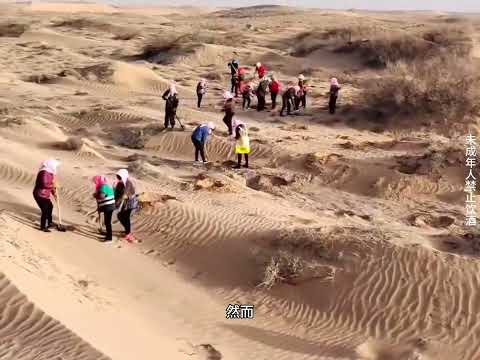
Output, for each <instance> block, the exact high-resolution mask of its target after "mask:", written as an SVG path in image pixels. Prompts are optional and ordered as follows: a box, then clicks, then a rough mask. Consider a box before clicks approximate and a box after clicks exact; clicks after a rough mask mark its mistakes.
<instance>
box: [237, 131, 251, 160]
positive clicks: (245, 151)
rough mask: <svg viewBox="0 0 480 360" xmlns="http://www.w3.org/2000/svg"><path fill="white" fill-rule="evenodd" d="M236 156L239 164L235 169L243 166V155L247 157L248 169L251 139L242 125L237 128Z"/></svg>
mask: <svg viewBox="0 0 480 360" xmlns="http://www.w3.org/2000/svg"><path fill="white" fill-rule="evenodd" d="M235 140H236V143H235V154H237V159H238V163H237V165H236V166H234V168H235V169H240V167H241V166H242V155H243V157H245V167H246V168H248V155H249V154H250V139H249V137H248V131H247V128H246V126H245V124H240V125H238V126H237V127H236V128H235Z"/></svg>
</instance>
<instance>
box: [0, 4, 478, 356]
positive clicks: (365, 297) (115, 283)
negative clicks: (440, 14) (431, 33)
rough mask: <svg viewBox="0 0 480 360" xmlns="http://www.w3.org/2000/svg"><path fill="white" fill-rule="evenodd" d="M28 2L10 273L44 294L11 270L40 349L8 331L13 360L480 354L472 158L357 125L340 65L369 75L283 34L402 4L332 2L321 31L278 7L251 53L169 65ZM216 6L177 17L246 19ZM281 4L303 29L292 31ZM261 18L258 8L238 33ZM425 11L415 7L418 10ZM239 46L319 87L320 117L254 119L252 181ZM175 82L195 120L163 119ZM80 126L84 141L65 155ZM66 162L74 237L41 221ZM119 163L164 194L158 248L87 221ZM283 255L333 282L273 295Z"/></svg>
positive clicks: (6, 46)
mask: <svg viewBox="0 0 480 360" xmlns="http://www.w3.org/2000/svg"><path fill="white" fill-rule="evenodd" d="M42 6H43V4H42ZM52 6H53V5H52ZM89 6H90V5H89ZM42 9H43V7H42ZM33 10H36V9H33ZM37 10H38V9H37ZM50 10H52V9H50ZM55 10H56V11H57V12H59V13H62V12H67V11H70V10H71V9H70V10H69V9H67V8H65V7H63V6H60V5H58V4H57V5H56V8H55ZM12 11H14V12H15V11H19V10H12ZM28 11H29V12H28V13H27V14H28V15H29V16H31V19H32V27H31V28H30V29H29V30H28V31H27V32H25V33H24V34H23V35H22V36H20V37H18V38H4V37H0V59H3V60H0V64H1V68H0V99H1V100H0V137H1V139H2V147H1V150H0V152H1V156H0V199H1V200H0V208H1V209H2V212H1V215H0V224H1V232H0V238H1V240H2V241H1V244H0V270H1V271H2V272H3V273H5V274H6V276H8V278H9V279H12V280H13V281H14V283H15V285H16V286H18V288H19V289H20V291H21V292H23V293H25V294H27V296H28V298H29V299H31V301H32V302H33V303H35V306H33V305H31V304H29V303H28V302H27V300H26V299H25V298H24V297H22V296H20V295H19V292H18V291H16V290H14V288H13V286H11V285H9V283H8V281H7V280H5V278H3V277H1V278H0V288H1V289H2V291H0V302H1V303H2V304H10V305H9V306H6V307H5V306H4V309H5V310H4V312H3V313H2V321H1V322H0V334H4V333H5V334H7V336H10V337H12V336H16V334H17V333H22V332H23V333H22V334H23V335H22V336H23V338H22V339H23V340H22V342H21V343H13V342H12V343H10V342H7V343H6V345H3V342H1V341H0V358H1V359H12V356H13V355H12V354H13V352H14V351H21V352H22V356H23V357H21V356H20V357H19V356H18V355H17V356H16V357H14V358H15V359H33V358H36V359H37V358H38V359H40V358H45V359H47V358H48V359H51V358H53V357H52V356H53V355H51V354H50V353H49V352H48V351H52V349H59V350H58V351H60V354H58V353H56V355H57V356H62V358H65V359H97V358H102V357H101V355H100V354H99V353H98V352H97V351H99V352H101V353H103V354H105V357H107V356H108V357H109V358H112V359H115V360H117V359H118V360H131V359H142V360H150V359H152V360H153V359H158V358H159V357H162V358H168V359H171V360H176V359H187V358H188V359H219V358H220V357H219V355H218V353H216V352H215V351H214V350H212V347H213V348H215V349H217V350H216V351H219V352H220V353H221V354H222V355H223V358H224V359H239V360H240V359H242V360H244V359H262V360H263V359H271V358H276V359H279V360H287V359H288V360H306V359H360V358H362V359H398V360H400V359H402V360H404V359H419V357H418V356H419V355H421V356H422V357H421V359H436V360H437V359H445V360H447V359H448V360H452V359H462V360H463V359H477V358H480V346H479V343H478V337H479V336H480V330H479V328H478V322H477V316H476V314H477V312H478V309H479V307H480V303H479V300H478V293H477V292H478V285H479V281H480V279H479V275H478V274H479V273H480V272H479V270H480V269H479V265H478V260H477V259H478V251H479V249H480V247H479V241H480V237H479V235H478V233H477V232H476V231H477V230H478V229H466V228H465V227H464V226H463V204H462V199H463V195H462V193H461V192H462V183H463V181H464V179H463V177H464V168H463V165H462V164H463V152H462V151H461V150H460V151H459V150H458V148H456V147H455V146H453V145H454V144H452V141H451V140H450V139H449V138H448V137H443V136H441V135H434V134H432V133H431V132H429V131H428V129H422V128H419V129H417V130H415V131H414V130H402V129H400V130H398V129H397V130H388V131H385V132H383V133H378V131H371V130H375V129H374V128H373V127H372V126H369V124H366V123H363V122H357V123H354V122H349V121H347V120H351V119H349V114H348V113H342V112H340V113H339V114H338V115H336V116H333V117H332V116H329V115H328V114H325V109H324V107H325V105H326V98H325V95H324V94H325V92H326V90H327V89H328V82H327V81H328V78H329V77H330V76H332V75H336V74H337V73H338V74H346V75H345V78H346V79H347V78H348V77H347V75H348V76H358V77H359V78H361V77H368V76H372V73H371V71H370V70H368V69H366V68H364V67H363V65H362V64H361V62H360V61H359V59H357V58H354V57H349V56H348V55H343V54H335V53H332V52H330V51H328V49H321V50H318V51H316V52H314V53H312V54H311V55H310V56H309V57H308V58H306V59H302V58H295V57H293V56H290V55H288V54H287V53H286V49H285V48H282V47H279V46H274V45H273V44H272V39H274V40H275V41H287V40H288V37H291V32H292V31H296V32H298V31H299V30H298V28H299V27H300V26H299V24H298V22H299V21H304V22H305V24H303V26H314V25H315V24H316V21H317V20H318V19H321V20H322V21H323V22H324V23H338V22H340V21H344V22H346V23H349V22H350V21H352V20H351V19H355V21H376V22H382V21H384V22H385V24H384V26H389V25H388V24H389V22H388V21H387V20H388V19H389V16H390V15H388V14H387V15H382V16H380V15H378V14H374V15H369V14H363V13H362V14H361V15H360V14H351V13H346V14H342V13H326V12H318V13H317V12H312V16H310V17H309V18H308V19H309V20H308V21H310V23H309V22H308V21H307V20H304V19H305V17H304V14H303V13H302V12H300V11H299V12H298V13H296V12H295V11H293V10H291V9H289V10H285V9H280V10H278V11H280V12H281V15H276V14H275V12H273V13H269V15H268V16H271V17H272V19H270V20H271V21H269V24H272V25H271V27H265V28H264V29H261V30H260V31H255V32H250V33H247V34H246V36H250V37H251V42H252V43H253V44H254V45H252V46H249V47H244V48H234V47H231V46H230V45H234V44H230V45H229V44H225V45H221V44H202V45H201V46H199V47H198V48H196V49H195V50H194V51H193V52H191V53H189V54H186V55H185V56H183V57H179V58H177V59H175V60H174V62H173V64H171V65H155V66H152V65H151V64H148V63H145V62H136V63H134V62H132V61H130V59H131V56H132V55H133V54H136V53H138V52H139V48H140V47H141V44H142V41H143V40H142V39H143V38H133V39H131V40H126V41H121V40H117V39H115V38H114V34H112V33H110V32H109V30H105V31H104V30H102V31H100V30H98V29H95V28H83V29H70V28H68V27H54V28H52V26H51V18H50V17H49V15H48V14H43V12H36V11H32V9H30V10H28ZM143 11H145V9H143ZM170 11H171V9H166V10H165V9H163V10H159V13H160V14H162V15H165V16H166V15H168V14H169V13H170ZM275 11H277V10H275ZM286 11H288V13H286ZM99 12H100V10H98V9H94V10H92V13H91V14H89V15H82V16H88V18H89V19H93V20H97V21H100V22H108V23H109V24H113V25H116V26H118V27H120V28H122V27H125V28H128V27H129V26H135V27H136V28H141V29H143V31H142V36H143V37H148V36H152V35H155V34H157V33H159V32H161V31H168V28H169V26H168V25H165V22H164V19H161V18H157V19H156V18H155V17H149V15H151V13H150V14H146V13H142V11H140V9H136V10H135V11H134V10H131V11H130V10H128V11H123V14H122V15H119V16H116V15H115V16H109V15H105V14H103V13H101V14H100V13H99ZM177 12H179V10H178V9H177ZM18 14H25V13H23V12H20V13H18ZM18 14H17V15H18ZM357 15H358V16H357ZM59 16H60V15H59ZM69 16H71V15H64V14H61V18H62V19H63V18H68V17H69ZM75 16H77V15H75ZM210 16H211V18H210V19H199V18H198V12H197V13H194V10H192V9H188V10H185V12H184V13H183V15H181V14H180V15H179V14H177V15H175V16H173V18H174V19H175V24H176V26H177V28H186V29H187V28H188V29H191V28H192V26H195V24H196V22H198V26H200V27H210V28H215V29H216V30H211V31H219V32H222V31H223V30H222V29H224V28H225V27H228V26H231V23H230V22H231V19H230V18H228V17H227V18H214V17H213V15H210ZM317 16H318V17H317ZM369 16H372V19H373V17H375V18H374V20H371V18H370V17H369ZM418 16H420V15H418ZM425 16H426V17H428V16H427V15H425ZM279 17H281V18H282V19H284V20H285V23H286V24H287V23H290V26H291V28H285V29H281V28H279V27H276V26H275V25H274V24H276V23H277V22H278V18H279ZM192 19H195V21H193V20H192ZM302 19H303V20H302ZM385 19H387V20H385ZM255 21H259V20H258V19H257V20H253V19H251V18H247V19H246V20H241V21H240V23H239V25H238V26H241V28H238V29H239V30H242V29H244V28H243V26H244V25H245V23H246V22H252V23H254V22H255ZM395 21H400V20H398V19H397V20H395ZM409 21H416V20H415V19H414V18H408V17H407V15H405V18H404V19H402V20H401V22H409ZM418 21H424V18H423V17H422V18H419V20H418ZM192 24H193V25H192ZM261 24H262V23H258V24H257V23H255V24H254V25H255V26H257V27H258V26H259V25H261ZM382 24H383V23H382ZM392 26H393V25H392ZM300 28H301V27H300ZM292 29H297V30H292ZM217 36H220V35H218V34H217ZM219 43H220V41H219ZM233 51H238V52H239V53H240V54H241V59H242V61H244V62H247V61H249V62H252V63H253V62H254V61H255V60H256V59H257V58H260V59H262V61H264V62H265V63H267V64H269V63H271V64H274V65H278V66H281V65H282V66H283V67H281V68H280V70H278V71H277V73H278V75H279V76H280V78H281V79H282V80H283V81H285V82H286V81H289V80H291V79H294V78H292V76H293V77H294V76H295V75H296V73H297V70H298V69H299V68H302V67H303V66H305V67H303V69H307V68H311V69H313V70H311V71H312V75H311V77H312V78H313V79H314V84H315V87H313V88H312V93H311V95H310V97H309V101H310V103H309V109H307V111H306V112H305V113H304V114H302V115H301V116H296V117H290V118H280V117H278V116H277V114H276V113H275V112H265V113H260V114H259V113H257V112H256V111H253V110H250V111H246V112H243V111H240V110H239V111H238V114H237V116H239V117H240V118H242V119H244V120H246V121H248V123H249V126H250V129H251V137H252V144H253V149H254V150H253V154H252V157H251V158H252V165H253V167H252V169H250V170H240V171H236V172H235V171H233V170H232V169H230V166H229V164H228V163H225V160H227V154H228V153H229V150H230V148H231V143H230V142H229V140H228V138H227V137H226V134H225V133H224V131H225V130H224V126H223V124H222V122H221V117H222V114H221V110H220V106H219V105H220V103H221V93H222V90H223V89H224V87H225V86H226V85H227V84H228V81H229V79H228V74H225V72H226V70H227V69H226V67H225V64H226V62H227V61H228V60H229V59H230V58H231V54H232V52H233ZM60 73H62V76H58V75H59V74H60ZM212 73H219V74H220V75H221V76H220V77H219V78H218V80H215V81H211V83H210V92H209V93H208V95H207V97H206V99H205V103H204V104H205V105H204V108H202V109H201V110H198V109H196V108H195V99H194V94H195V92H194V89H195V88H194V87H195V85H196V82H197V79H198V78H200V77H201V76H205V74H207V75H208V74H212ZM342 76H343V75H342ZM172 79H175V80H176V81H177V83H178V88H179V91H180V94H181V99H182V100H181V101H182V105H181V108H180V110H179V115H180V117H181V118H182V121H183V123H184V124H185V125H186V127H187V131H185V132H182V131H173V132H166V131H161V127H159V122H160V123H161V122H162V119H163V101H161V98H160V95H161V94H162V93H163V91H164V90H165V88H166V87H167V85H168V83H169V81H171V80H172ZM354 84H355V82H354V81H352V82H350V81H345V84H344V88H343V91H342V98H341V104H342V107H343V106H344V105H346V104H348V103H351V102H354V101H355V97H356V95H357V94H358V92H359V91H360V90H359V89H358V88H357V87H356V86H355V85H354ZM203 121H214V122H215V123H216V124H217V126H218V129H219V131H217V134H216V136H215V138H214V139H213V141H212V143H211V145H210V146H209V149H208V151H209V156H210V158H211V160H213V164H211V165H210V166H209V167H207V168H198V167H193V166H192V165H191V160H192V148H191V143H190V131H191V129H192V128H193V127H194V126H195V125H196V124H198V123H200V122H203ZM139 129H142V131H144V133H145V134H147V133H148V135H149V137H148V138H146V139H145V141H144V143H143V144H142V145H143V146H142V147H143V148H142V149H129V148H127V147H125V146H122V143H121V141H120V139H123V140H125V139H127V138H128V136H129V134H130V136H131V134H134V133H135V131H137V130H139ZM71 136H76V137H82V138H83V145H82V146H81V147H79V148H77V149H75V150H67V149H66V148H65V145H64V144H65V142H66V140H67V139H68V138H69V137H71ZM48 157H56V158H59V159H61V161H62V166H61V169H60V174H59V182H60V186H61V191H60V198H61V204H62V213H63V216H64V221H65V223H66V224H67V225H69V227H70V231H68V232H66V233H60V232H53V233H51V234H43V233H40V232H38V230H37V226H38V224H37V222H38V210H37V208H36V207H35V205H34V202H33V199H32V196H31V191H32V186H33V182H34V179H35V175H36V171H37V169H38V166H39V164H40V163H41V161H42V160H44V159H46V158H48ZM121 167H127V168H129V169H130V170H131V173H132V176H134V177H135V178H136V180H137V183H138V187H139V191H140V192H143V193H144V194H143V199H144V200H145V201H147V200H148V201H149V202H148V204H147V205H149V206H146V207H145V208H144V209H142V211H141V212H140V213H139V214H137V215H136V216H135V220H134V223H135V225H134V226H135V231H136V234H137V236H138V238H139V239H141V243H139V244H135V245H129V244H125V243H123V242H121V241H115V242H114V243H113V244H108V245H106V244H102V243H100V242H98V241H97V240H98V239H99V236H100V235H99V234H98V232H97V224H96V218H95V216H87V215H88V213H89V212H90V211H91V210H93V209H94V206H95V204H94V202H93V199H92V197H91V193H92V191H93V189H92V184H91V182H90V178H91V177H92V176H93V175H96V174H100V173H103V174H106V175H107V176H109V177H110V178H113V174H114V173H115V171H116V170H117V169H119V168H121ZM114 229H115V232H116V235H120V233H119V231H120V228H119V225H118V224H115V225H114ZM281 250H283V251H287V250H288V251H291V252H292V254H293V255H295V256H300V257H301V258H302V259H309V260H311V261H313V264H315V271H316V272H315V274H313V275H308V271H307V275H306V276H305V277H300V278H297V279H292V280H291V281H289V282H286V283H281V284H278V285H276V286H274V287H273V288H272V289H270V290H266V289H263V288H261V287H259V286H257V285H258V284H259V283H260V282H261V281H262V280H263V275H264V270H265V263H264V261H265V260H267V261H268V260H269V258H270V257H271V256H278V254H279V251H281ZM280 253H281V252H280ZM230 303H241V304H254V305H255V307H256V314H255V319H254V320H227V319H226V318H225V309H226V307H227V305H228V304H230ZM37 307H38V308H37ZM40 308H41V309H42V310H43V311H45V312H46V313H47V314H49V316H51V317H52V318H54V319H56V320H55V321H54V320H52V318H50V317H47V316H46V315H44V314H43V313H42V312H41V311H40V310H37V309H40ZM12 319H15V320H12ZM17 319H18V321H19V322H17ZM57 321H59V322H60V323H63V324H65V325H66V326H67V327H68V328H69V329H71V330H72V332H74V333H75V334H77V335H78V336H79V337H81V338H82V339H84V340H85V341H87V342H88V343H90V344H92V346H93V347H95V348H96V349H97V350H93V349H92V348H90V347H89V346H87V345H86V343H84V342H83V341H82V340H80V339H79V338H78V337H77V336H75V335H73V334H72V333H71V332H70V331H67V330H66V329H65V328H64V327H62V326H60V325H59V323H58V322H57ZM27 327H28V328H30V330H31V329H34V330H35V331H27V330H26V328H27ZM12 341H13V340H12ZM46 344H50V345H51V344H53V345H54V346H50V347H46ZM57 344H58V345H57ZM208 344H210V345H209V346H207V345H208ZM56 351H57V350H56ZM36 354H42V356H44V357H38V356H40V355H38V356H37V357H35V356H36Z"/></svg>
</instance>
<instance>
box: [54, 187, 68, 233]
mask: <svg viewBox="0 0 480 360" xmlns="http://www.w3.org/2000/svg"><path fill="white" fill-rule="evenodd" d="M55 195H56V196H55V201H56V202H57V209H58V224H57V230H58V231H61V232H65V231H67V229H66V228H65V226H63V224H62V210H61V208H60V194H59V193H58V191H55Z"/></svg>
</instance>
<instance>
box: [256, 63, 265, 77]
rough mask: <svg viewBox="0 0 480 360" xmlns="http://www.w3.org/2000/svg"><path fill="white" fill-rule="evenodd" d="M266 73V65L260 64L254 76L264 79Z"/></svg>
mask: <svg viewBox="0 0 480 360" xmlns="http://www.w3.org/2000/svg"><path fill="white" fill-rule="evenodd" d="M266 73H267V68H266V67H265V65H262V63H259V62H258V63H257V65H256V66H255V73H254V74H258V78H259V79H262V78H263V77H264V76H265V74H266Z"/></svg>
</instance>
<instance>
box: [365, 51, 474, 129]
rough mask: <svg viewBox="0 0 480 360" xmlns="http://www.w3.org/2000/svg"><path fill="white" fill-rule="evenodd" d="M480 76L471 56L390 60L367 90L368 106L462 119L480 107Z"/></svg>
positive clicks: (405, 112) (392, 111)
mask: <svg viewBox="0 0 480 360" xmlns="http://www.w3.org/2000/svg"><path fill="white" fill-rule="evenodd" d="M479 86H480V78H479V76H478V75H477V72H476V69H475V67H474V65H473V64H472V63H471V62H470V61H469V60H468V59H462V58H460V57H458V56H440V57H437V58H433V59H429V60H427V61H416V62H413V63H410V64H408V63H405V62H398V63H390V64H389V65H388V68H387V71H386V74H385V75H384V76H383V77H382V79H381V80H379V81H377V82H375V83H374V84H373V86H370V88H369V89H368V90H367V93H366V101H367V104H368V107H369V108H372V109H375V110H376V111H380V112H381V113H383V114H384V115H387V116H388V115H393V114H398V113H402V114H408V115H439V116H442V117H444V118H452V119H455V120H457V121H463V120H465V119H466V118H468V117H469V116H471V115H475V114H477V113H478V111H479V106H480V93H479Z"/></svg>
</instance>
